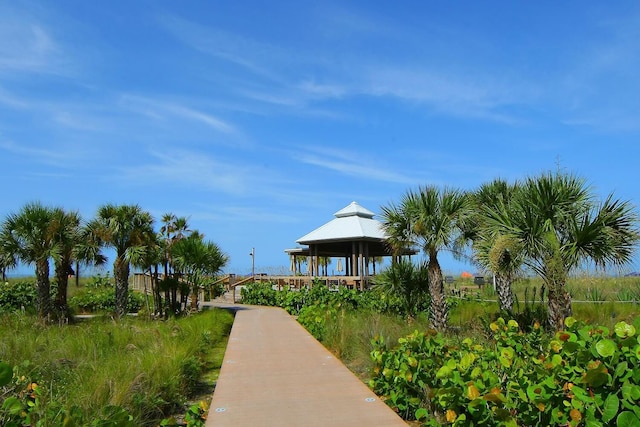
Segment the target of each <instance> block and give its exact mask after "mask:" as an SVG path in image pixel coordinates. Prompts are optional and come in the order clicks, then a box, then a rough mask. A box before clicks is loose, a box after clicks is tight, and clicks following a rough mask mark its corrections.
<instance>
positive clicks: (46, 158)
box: [0, 140, 75, 167]
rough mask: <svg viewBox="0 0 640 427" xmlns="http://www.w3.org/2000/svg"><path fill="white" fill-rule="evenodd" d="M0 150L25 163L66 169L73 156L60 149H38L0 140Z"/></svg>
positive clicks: (69, 152)
mask: <svg viewBox="0 0 640 427" xmlns="http://www.w3.org/2000/svg"><path fill="white" fill-rule="evenodd" d="M0 150H3V151H6V152H7V153H10V154H13V155H16V156H18V157H20V158H22V159H24V161H25V163H27V162H29V163H33V162H35V163H41V164H46V165H49V166H57V167H68V166H69V164H70V162H69V159H70V158H71V157H74V158H75V156H74V155H73V153H72V152H71V151H68V150H65V149H62V147H51V148H40V147H34V146H33V145H28V144H24V143H23V144H18V143H16V142H14V141H9V140H4V141H3V140H0Z"/></svg>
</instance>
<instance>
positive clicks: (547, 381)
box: [370, 318, 640, 427]
mask: <svg viewBox="0 0 640 427" xmlns="http://www.w3.org/2000/svg"><path fill="white" fill-rule="evenodd" d="M635 323H636V324H635V325H631V324H628V323H625V322H619V323H618V324H616V326H615V328H614V330H613V331H610V330H608V329H607V328H605V327H599V326H590V325H587V324H585V323H582V322H578V321H576V320H575V319H573V318H567V319H566V322H565V326H566V329H565V330H564V331H561V332H557V333H556V334H555V335H553V336H548V335H547V334H545V333H544V332H543V331H542V329H541V328H540V326H539V325H535V326H534V328H533V330H532V331H531V332H528V333H524V332H523V331H522V330H521V328H520V327H519V325H518V323H517V322H516V321H514V320H510V321H505V320H504V319H498V320H497V321H496V322H493V323H491V324H490V334H491V340H490V341H489V343H483V344H481V343H479V342H475V341H474V340H472V339H470V338H466V339H464V340H463V341H461V342H456V341H454V340H453V339H450V338H445V337H443V336H442V335H439V334H437V333H435V332H433V331H427V332H424V333H420V332H414V333H413V334H411V335H409V336H407V337H405V338H401V339H400V340H399V343H398V346H397V347H396V348H394V349H387V345H386V343H385V342H384V341H383V340H382V339H381V338H378V339H376V340H374V342H373V345H374V350H373V351H372V352H371V357H372V359H373V361H374V371H373V378H372V379H371V381H370V386H371V387H372V389H373V390H374V391H375V392H376V393H377V394H378V395H380V396H382V397H383V398H384V399H385V401H386V402H387V403H388V404H389V405H390V406H391V407H392V408H394V409H395V410H396V411H398V413H399V414H400V415H402V416H403V417H404V418H406V419H418V420H420V421H422V422H423V423H424V424H425V425H430V426H436V425H454V426H463V425H464V426H467V425H483V426H485V425H486V426H509V427H511V426H513V427H515V426H525V425H526V426H547V425H561V426H590V427H596V426H640V405H638V402H640V338H639V336H638V334H637V328H638V327H639V326H640V321H638V320H636V322H635Z"/></svg>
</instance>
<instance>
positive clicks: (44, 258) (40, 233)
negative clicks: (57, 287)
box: [0, 202, 57, 320]
mask: <svg viewBox="0 0 640 427" xmlns="http://www.w3.org/2000/svg"><path fill="white" fill-rule="evenodd" d="M53 216H54V214H53V210H52V209H51V208H48V207H45V206H43V205H42V204H40V203H39V202H34V203H28V204H26V205H25V206H24V207H23V208H22V209H21V210H20V211H19V212H18V213H12V214H9V216H8V217H7V218H6V219H5V221H4V222H3V223H2V230H1V237H0V240H1V241H2V247H3V249H2V252H3V253H4V254H11V255H12V256H13V257H15V258H16V259H18V260H20V261H21V262H23V263H25V264H35V270H36V286H37V300H36V306H37V310H38V316H39V317H40V319H43V320H45V319H49V318H50V316H51V294H50V287H51V284H50V281H49V259H50V258H52V257H54V256H56V253H57V252H56V251H57V248H56V244H55V239H54V236H53V232H52V231H53V230H52V220H53Z"/></svg>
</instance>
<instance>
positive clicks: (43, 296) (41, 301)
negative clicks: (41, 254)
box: [36, 258, 51, 320]
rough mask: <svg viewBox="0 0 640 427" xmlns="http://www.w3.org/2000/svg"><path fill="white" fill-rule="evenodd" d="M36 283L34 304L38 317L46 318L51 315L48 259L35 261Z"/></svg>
mask: <svg viewBox="0 0 640 427" xmlns="http://www.w3.org/2000/svg"><path fill="white" fill-rule="evenodd" d="M36 283H37V287H38V292H37V298H38V300H37V301H36V305H37V307H38V317H40V319H41V320H48V319H49V317H50V316H51V289H50V288H51V285H50V283H49V259H48V258H44V259H39V260H38V261H37V262H36Z"/></svg>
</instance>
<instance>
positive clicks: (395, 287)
mask: <svg viewBox="0 0 640 427" xmlns="http://www.w3.org/2000/svg"><path fill="white" fill-rule="evenodd" d="M428 282H429V274H428V268H427V264H426V263H421V264H418V265H416V264H414V263H412V262H411V261H409V260H406V259H401V260H400V261H398V262H394V263H393V264H391V266H390V267H389V268H387V269H385V270H384V271H382V272H381V273H380V274H379V275H378V276H376V277H375V278H374V279H373V283H374V284H375V285H376V286H377V287H376V289H380V290H381V291H382V292H384V293H386V294H389V295H395V296H397V297H398V298H399V299H400V301H401V302H402V311H403V314H404V315H406V316H407V317H409V318H414V317H415V316H416V315H417V314H418V311H419V310H420V308H421V307H423V306H425V305H426V304H427V303H428V302H429V283H428Z"/></svg>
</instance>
